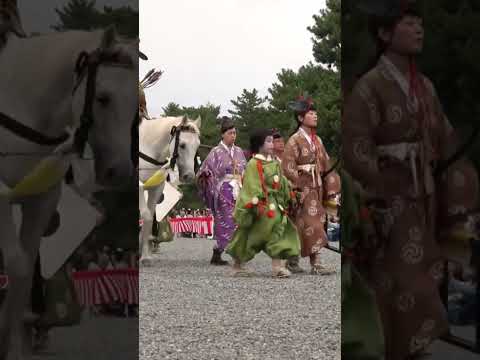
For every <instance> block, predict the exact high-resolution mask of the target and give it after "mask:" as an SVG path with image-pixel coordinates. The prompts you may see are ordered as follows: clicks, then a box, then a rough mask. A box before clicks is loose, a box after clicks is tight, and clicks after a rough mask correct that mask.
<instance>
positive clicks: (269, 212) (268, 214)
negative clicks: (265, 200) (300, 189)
mask: <svg viewBox="0 0 480 360" xmlns="http://www.w3.org/2000/svg"><path fill="white" fill-rule="evenodd" d="M267 216H268V217H269V218H273V217H275V211H274V210H268V212H267Z"/></svg>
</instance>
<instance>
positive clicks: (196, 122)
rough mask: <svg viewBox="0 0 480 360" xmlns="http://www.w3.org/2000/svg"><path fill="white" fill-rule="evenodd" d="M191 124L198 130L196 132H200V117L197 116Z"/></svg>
mask: <svg viewBox="0 0 480 360" xmlns="http://www.w3.org/2000/svg"><path fill="white" fill-rule="evenodd" d="M193 124H194V125H195V126H196V127H197V128H198V130H200V128H201V127H202V117H201V116H200V115H198V116H197V118H196V119H195V121H194V122H193Z"/></svg>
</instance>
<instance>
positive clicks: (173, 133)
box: [138, 117, 192, 170]
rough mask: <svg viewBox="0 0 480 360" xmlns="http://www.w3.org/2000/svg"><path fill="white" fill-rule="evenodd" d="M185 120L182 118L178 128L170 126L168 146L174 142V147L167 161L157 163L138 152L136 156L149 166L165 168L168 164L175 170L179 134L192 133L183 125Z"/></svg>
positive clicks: (189, 128)
mask: <svg viewBox="0 0 480 360" xmlns="http://www.w3.org/2000/svg"><path fill="white" fill-rule="evenodd" d="M185 120H186V118H185V117H184V119H183V121H182V124H180V125H179V126H172V128H171V130H170V141H169V144H171V143H172V141H175V143H174V147H173V154H172V157H171V158H170V159H168V160H165V161H161V162H160V161H158V160H156V159H154V158H152V157H150V156H148V155H147V154H145V153H143V152H141V151H139V152H138V156H139V157H140V158H141V159H143V160H145V161H146V162H148V163H149V164H152V165H155V166H165V165H166V164H168V163H169V167H170V169H171V170H173V169H175V165H176V163H177V159H178V147H179V146H180V134H181V133H182V132H192V128H191V127H190V126H189V125H183V124H184V123H185Z"/></svg>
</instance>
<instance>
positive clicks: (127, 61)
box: [73, 28, 138, 187]
mask: <svg viewBox="0 0 480 360" xmlns="http://www.w3.org/2000/svg"><path fill="white" fill-rule="evenodd" d="M137 69H138V42H132V43H126V42H120V41H119V40H118V38H117V37H116V34H115V31H114V29H113V28H110V29H108V30H106V31H105V32H103V36H102V39H101V44H100V46H99V47H98V48H97V49H96V50H95V51H93V52H90V53H86V52H83V53H82V54H80V56H79V58H78V60H77V63H76V68H75V73H76V74H75V75H76V85H75V89H74V99H73V114H74V116H75V119H78V118H80V128H79V130H78V131H77V134H76V137H75V141H76V145H77V149H78V150H79V151H82V150H83V149H84V147H85V145H86V143H87V142H88V143H89V145H90V146H91V148H92V150H93V153H94V158H95V173H96V179H97V183H98V184H99V185H102V186H107V187H117V186H121V185H125V184H129V183H131V181H132V179H133V175H134V167H133V163H132V140H133V139H132V134H134V133H135V132H134V131H133V129H134V128H135V126H137V124H136V121H135V120H136V116H137V112H138V70H137Z"/></svg>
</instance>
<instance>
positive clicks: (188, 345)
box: [140, 239, 340, 360]
mask: <svg viewBox="0 0 480 360" xmlns="http://www.w3.org/2000/svg"><path fill="white" fill-rule="evenodd" d="M212 245H213V242H212V241H211V240H206V239H177V240H176V241H174V242H172V243H168V244H162V245H161V253H160V254H158V255H156V258H155V263H154V265H153V267H151V268H143V269H141V272H140V304H141V305H140V359H141V360H147V359H148V360H150V359H151V360H154V359H155V360H157V359H158V360H160V359H162V360H163V359H177V360H180V359H189V360H203V359H209V360H210V359H216V360H227V359H229V360H230V359H231V360H234V359H235V360H237V359H238V360H242V359H245V360H246V359H264V360H270V359H271V360H273V359H279V360H280V359H281V360H291V359H298V360H310V359H312V360H313V359H328V360H335V359H340V272H339V269H340V256H339V255H338V254H336V253H333V252H331V251H327V250H325V255H324V259H325V263H327V264H329V265H331V266H334V267H336V268H337V270H338V272H337V274H335V275H332V276H324V277H319V276H312V275H297V276H294V277H293V278H290V279H273V278H271V276H270V260H269V258H268V257H267V256H266V255H263V254H261V255H259V256H257V257H256V258H255V259H254V260H253V261H252V262H251V264H250V268H251V269H252V270H254V271H256V272H257V276H256V277H254V278H248V279H244V278H243V279H238V278H233V277H232V276H231V272H230V271H231V270H230V269H229V268H228V267H213V266H211V265H209V264H208V261H209V260H210V256H211V249H212ZM303 265H304V266H305V265H306V264H305V263H303Z"/></svg>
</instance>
